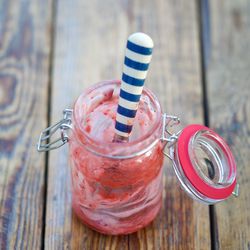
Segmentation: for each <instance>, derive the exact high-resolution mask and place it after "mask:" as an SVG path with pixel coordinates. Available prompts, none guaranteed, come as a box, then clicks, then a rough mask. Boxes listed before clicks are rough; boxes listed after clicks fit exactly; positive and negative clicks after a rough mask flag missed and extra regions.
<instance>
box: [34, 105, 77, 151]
mask: <svg viewBox="0 0 250 250" xmlns="http://www.w3.org/2000/svg"><path fill="white" fill-rule="evenodd" d="M72 113H73V110H72V109H64V110H63V119H62V120H61V121H59V122H57V123H56V124H54V125H52V126H50V127H48V128H46V129H44V130H43V131H42V133H41V134H40V137H39V140H38V143H37V151H39V152H46V151H49V150H53V149H57V148H60V147H61V146H63V145H64V144H65V143H67V142H68V141H69V137H68V135H67V131H68V130H69V129H71V128H72V126H71V124H72V120H71V116H72ZM58 130H60V137H58V138H57V139H55V140H54V141H52V142H48V140H49V139H50V138H52V136H53V134H55V133H56V132H57V131H58Z"/></svg>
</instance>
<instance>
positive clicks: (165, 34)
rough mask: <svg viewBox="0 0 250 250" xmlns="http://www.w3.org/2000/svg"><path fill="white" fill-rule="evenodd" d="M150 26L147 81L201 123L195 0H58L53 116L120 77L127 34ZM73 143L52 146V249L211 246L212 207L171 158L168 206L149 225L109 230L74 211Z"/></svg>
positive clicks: (167, 104) (174, 109) (171, 105)
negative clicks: (191, 192) (181, 177)
mask: <svg viewBox="0 0 250 250" xmlns="http://www.w3.org/2000/svg"><path fill="white" fill-rule="evenodd" d="M135 31H144V32H146V33H148V34H149V35H151V36H152V38H153V40H154V41H155V49H154V56H153V61H152V65H151V69H150V72H149V78H148V79H147V81H146V85H147V86H148V87H150V88H151V89H152V90H153V91H154V92H155V93H156V94H157V95H158V96H159V99H160V101H161V103H162V105H163V107H164V110H165V111H166V112H168V113H171V114H177V115H179V116H181V117H182V120H183V124H187V123H197V122H198V123H201V122H202V104H201V103H202V97H201V83H200V66H199V62H200V54H199V35H198V26H197V16H196V5H195V1H178V2H174V1H170V0H169V1H163V0H159V1H157V2H153V1H149V0H148V1H139V0H137V1H124V0H119V1H111V0H108V1H100V0H93V1H87V0H85V1H75V2H74V3H71V2H69V1H66V0H62V1H58V6H57V26H56V40H55V55H54V70H53V89H52V112H51V118H52V123H53V122H55V121H57V120H59V119H60V118H61V112H62V110H63V109H64V108H66V107H72V103H73V101H74V100H75V99H76V97H77V96H78V95H79V94H80V93H81V92H82V90H83V89H85V88H86V87H88V86H90V85H92V84H93V83H95V82H98V81H100V80H104V79H115V78H120V76H121V72H122V62H123V55H124V48H125V44H126V39H127V36H128V35H129V34H130V33H132V32H135ZM67 152H68V151H67V147H64V148H61V149H59V150H57V151H53V152H51V153H50V157H49V158H50V160H49V179H48V196H47V216H46V235H45V248H46V249H64V248H66V249H91V250H92V249H157V250H158V249H209V248H210V233H209V218H208V208H207V206H203V205H200V204H198V203H196V202H193V201H192V200H191V199H189V198H188V197H187V195H186V194H185V193H184V192H183V191H182V190H181V189H180V187H179V185H178V184H177V180H176V178H175V176H174V173H173V170H172V169H171V167H170V163H169V162H167V161H166V165H168V168H166V167H165V171H166V173H165V177H164V185H165V191H164V199H163V208H162V210H161V212H160V214H159V216H158V217H157V219H156V220H155V221H154V222H153V223H152V224H151V225H150V226H148V227H147V228H146V229H143V230H141V231H139V232H138V233H134V234H132V235H129V236H120V237H113V236H104V235H101V234H99V233H96V232H94V231H92V230H90V229H88V228H87V227H86V226H84V225H82V224H81V223H80V222H79V221H78V219H77V218H76V217H75V216H74V215H73V214H72V210H71V193H70V182H71V181H70V171H69V167H68V164H67Z"/></svg>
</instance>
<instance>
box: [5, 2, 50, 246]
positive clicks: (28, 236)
mask: <svg viewBox="0 0 250 250" xmlns="http://www.w3.org/2000/svg"><path fill="white" fill-rule="evenodd" d="M50 10H51V1H43V0H41V1H38V0H36V1H28V0H26V1H9V0H6V1H5V0H2V1H1V2H0V248H1V249H40V248H41V246H42V237H43V232H42V230H43V226H44V223H43V221H42V219H43V208H44V181H45V179H44V173H45V155H39V154H38V153H37V152H36V142H37V139H38V135H39V133H40V131H41V129H42V128H44V127H45V126H46V125H47V100H48V99H47V98H48V73H49V53H50V27H51V11H50Z"/></svg>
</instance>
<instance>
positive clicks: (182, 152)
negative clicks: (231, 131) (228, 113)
mask: <svg viewBox="0 0 250 250" xmlns="http://www.w3.org/2000/svg"><path fill="white" fill-rule="evenodd" d="M201 130H208V131H212V130H211V129H209V128H208V127H205V126H203V125H196V124H194V125H189V126H187V127H186V128H184V129H183V131H182V133H181V135H180V137H179V139H178V144H177V145H178V155H179V161H180V165H181V167H182V169H183V172H184V174H185V175H186V177H187V179H188V180H189V181H190V183H191V184H192V185H193V186H194V188H195V189H197V190H198V191H199V192H200V193H201V194H203V195H204V196H206V197H208V198H211V199H218V200H221V199H226V198H227V197H228V196H230V195H231V194H232V192H233V190H234V188H235V185H236V178H235V179H234V181H233V182H232V184H230V185H229V186H227V187H223V188H215V187H212V186H210V185H209V184H208V183H206V182H205V181H204V180H203V179H202V178H201V177H200V176H199V175H198V173H197V172H196V170H195V168H194V167H193V165H192V162H191V159H190V156H189V152H188V145H189V141H190V139H191V137H192V136H193V135H194V134H196V133H197V132H199V131H201ZM213 133H214V132H213ZM216 136H218V135H216ZM218 137H219V136H218ZM219 138H220V140H222V141H223V142H224V140H223V139H222V138H221V137H219ZM214 140H215V142H216V143H217V144H219V145H220V147H221V148H222V150H223V152H224V153H225V155H226V157H227V159H228V162H229V168H230V169H229V175H231V173H232V170H236V164H235V160H234V157H233V155H232V153H231V151H230V149H229V147H228V146H227V145H226V143H225V142H224V143H225V145H224V143H223V144H222V143H221V142H220V141H218V140H216V139H215V138H214ZM229 159H230V160H229Z"/></svg>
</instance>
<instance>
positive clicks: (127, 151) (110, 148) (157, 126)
mask: <svg viewBox="0 0 250 250" xmlns="http://www.w3.org/2000/svg"><path fill="white" fill-rule="evenodd" d="M119 85H120V81H117V80H111V81H105V82H101V83H98V84H96V85H94V86H93V87H92V88H90V89H88V90H87V91H85V92H84V93H83V94H82V95H80V96H79V98H78V99H77V101H76V103H75V105H74V110H73V117H72V123H73V129H72V134H71V138H70V139H73V140H77V141H78V143H79V144H81V145H82V146H83V147H85V148H86V149H87V150H89V151H91V152H92V153H94V154H97V155H101V156H103V157H109V158H116V159H125V158H132V157H135V156H139V155H141V154H143V153H145V152H147V151H148V150H150V148H152V147H153V146H154V145H156V144H157V143H158V142H159V141H160V138H161V131H162V119H161V117H162V115H161V107H160V104H159V102H158V100H157V98H156V96H155V95H154V94H153V93H152V92H151V91H150V90H149V89H147V88H144V91H143V94H142V95H143V96H144V97H146V98H147V99H148V100H149V102H150V105H151V106H152V108H153V109H154V112H155V115H154V119H152V120H150V121H149V122H150V129H149V130H148V131H147V133H145V134H144V135H142V136H139V137H138V138H137V139H136V140H134V141H131V142H130V141H129V142H126V143H117V142H107V141H101V140H97V139H96V138H94V137H92V136H90V134H88V133H87V132H86V130H85V129H84V126H83V124H84V121H85V117H86V116H87V115H88V110H91V108H90V106H91V104H90V102H89V100H90V98H89V97H90V96H95V97H96V95H98V94H100V93H103V92H104V91H106V90H107V89H110V88H111V89H113V90H115V89H117V88H118V89H119ZM86 107H87V108H86Z"/></svg>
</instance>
